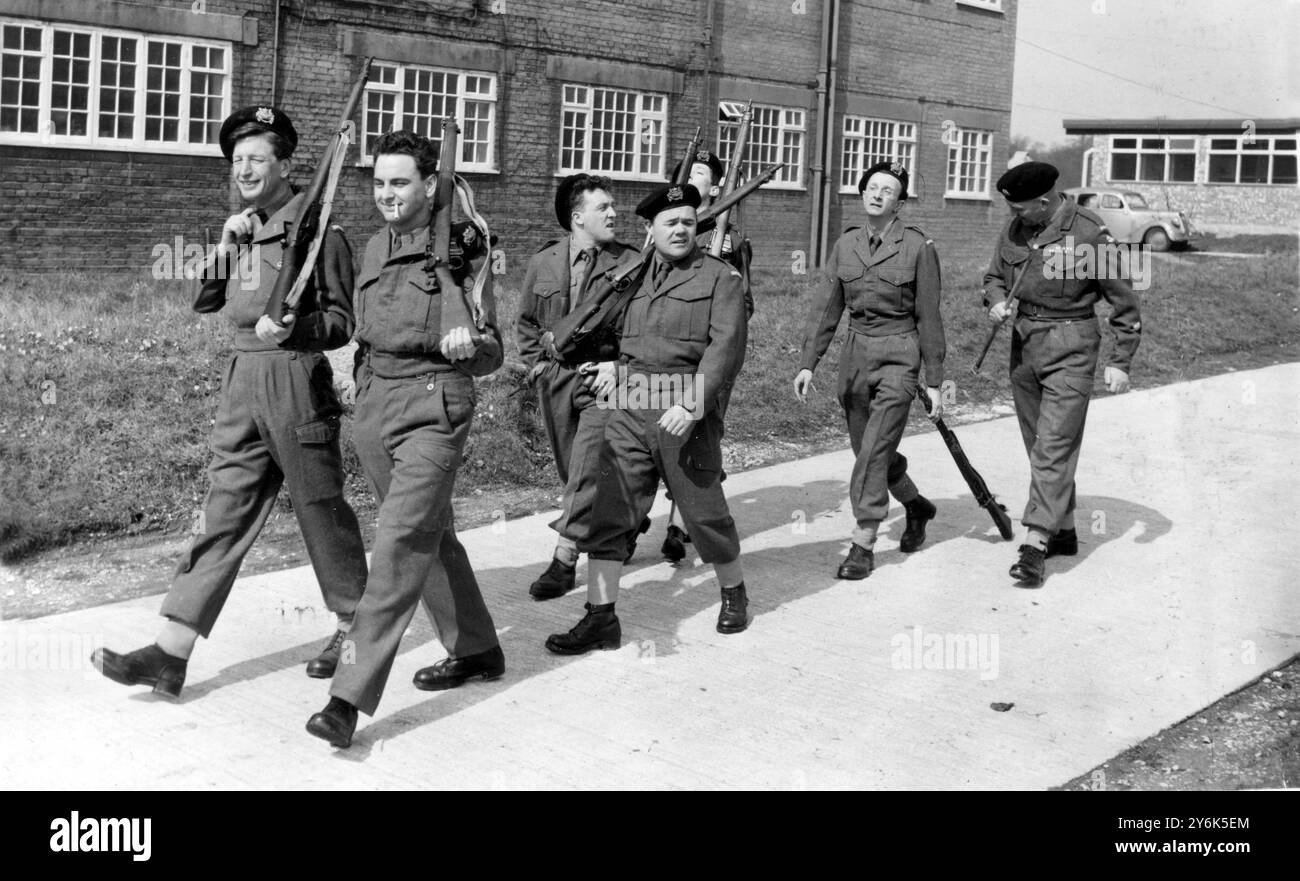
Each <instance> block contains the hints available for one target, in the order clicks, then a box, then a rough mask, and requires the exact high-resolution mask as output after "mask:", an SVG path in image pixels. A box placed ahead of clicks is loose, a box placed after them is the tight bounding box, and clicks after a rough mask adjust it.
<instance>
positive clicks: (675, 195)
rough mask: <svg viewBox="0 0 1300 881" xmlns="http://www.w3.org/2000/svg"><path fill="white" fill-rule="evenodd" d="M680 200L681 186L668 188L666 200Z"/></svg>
mask: <svg viewBox="0 0 1300 881" xmlns="http://www.w3.org/2000/svg"><path fill="white" fill-rule="evenodd" d="M681 200H682V188H681V187H673V188H672V189H670V190H669V191H668V201H669V202H680V201H681Z"/></svg>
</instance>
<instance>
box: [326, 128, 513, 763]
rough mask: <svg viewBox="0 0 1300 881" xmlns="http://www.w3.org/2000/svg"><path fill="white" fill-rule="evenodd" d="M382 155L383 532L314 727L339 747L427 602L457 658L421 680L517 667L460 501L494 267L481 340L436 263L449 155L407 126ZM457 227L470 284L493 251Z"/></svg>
mask: <svg viewBox="0 0 1300 881" xmlns="http://www.w3.org/2000/svg"><path fill="white" fill-rule="evenodd" d="M373 154H374V160H375V166H374V181H375V183H374V193H375V204H376V205H377V206H378V208H379V212H380V214H381V215H382V216H383V217H384V219H385V220H386V221H387V226H386V227H385V228H384V229H381V230H380V231H379V232H378V233H376V234H375V236H374V237H373V238H371V239H370V241H369V243H367V245H366V252H365V257H364V258H363V259H362V263H361V272H360V275H359V276H358V278H357V335H356V336H357V343H358V345H359V347H360V348H359V352H358V366H357V409H356V422H355V428H354V436H355V439H356V447H357V454H358V456H359V457H360V458H361V464H362V467H363V468H364V469H365V472H366V476H367V477H368V478H369V480H370V482H371V484H372V485H373V486H374V490H375V495H376V497H377V498H378V499H379V516H378V528H377V531H376V534H375V544H374V549H373V551H372V554H371V564H370V579H369V581H368V582H367V585H366V594H365V596H364V597H363V599H362V601H361V603H360V604H359V605H358V607H357V615H356V620H355V621H354V622H353V627H352V631H351V633H350V634H349V639H348V642H347V643H345V652H348V651H349V649H350V650H351V652H350V654H351V655H352V657H351V658H348V659H345V661H347V662H345V663H343V664H340V666H339V672H338V673H337V674H336V675H335V677H334V682H333V683H332V685H331V687H330V695H331V698H330V701H329V704H328V705H327V706H326V707H325V708H324V709H323V710H322V711H321V712H319V713H317V714H315V715H314V716H312V717H311V719H310V720H309V721H308V723H307V730H308V731H309V732H311V733H312V734H314V735H315V736H317V737H320V738H323V739H325V740H328V741H329V742H330V743H331V744H333V745H334V746H336V747H347V746H349V745H350V744H351V742H352V734H353V731H355V729H356V723H357V712H358V711H360V712H363V713H365V714H366V715H373V714H374V712H375V709H376V707H377V706H378V704H379V699H380V696H381V695H382V694H383V690H384V685H385V683H386V682H387V680H388V674H389V671H390V670H391V669H392V666H393V660H394V658H395V657H396V656H397V649H398V644H399V643H400V642H401V639H402V634H403V633H405V632H406V628H407V625H408V624H409V623H410V620H411V616H412V614H414V612H415V607H416V604H417V603H418V602H420V601H421V600H423V602H424V605H425V609H426V611H428V613H429V617H430V618H431V619H432V620H433V625H434V628H435V629H436V630H437V632H438V637H439V639H440V640H441V641H442V644H443V646H444V647H445V648H446V650H447V653H448V655H449V657H448V658H446V659H445V660H442V661H439V662H438V663H436V664H434V665H433V666H431V667H426V668H424V669H422V670H420V671H419V672H418V673H416V675H415V686H416V687H417V688H421V689H425V690H430V691H435V690H441V689H447V688H455V687H457V686H459V685H462V684H463V683H464V682H465V681H466V680H468V679H472V678H482V679H489V680H490V679H496V678H498V677H500V676H501V675H502V674H503V673H504V672H505V658H504V656H503V654H502V652H501V646H500V644H499V643H498V641H497V633H496V627H495V626H494V625H493V623H492V616H491V615H490V614H488V610H487V606H486V605H485V604H484V602H483V595H482V594H481V593H480V591H479V586H478V582H477V581H476V580H475V577H474V570H473V568H471V566H470V562H469V558H468V556H467V555H466V553H465V548H464V546H462V545H461V543H460V541H459V540H458V539H457V538H456V527H455V523H454V520H453V517H452V505H451V500H452V487H453V484H454V482H455V479H456V470H457V468H459V467H460V464H461V454H462V451H463V450H464V448H465V440H466V438H467V437H468V435H469V430H470V422H471V420H472V418H473V415H474V407H475V404H476V399H475V391H474V380H473V377H474V376H484V375H486V374H489V373H491V372H493V371H494V370H496V369H497V368H499V367H500V366H501V363H502V345H501V336H500V332H499V331H498V330H497V327H496V310H495V305H494V300H493V297H492V288H491V276H490V275H489V276H487V279H486V287H485V288H484V289H483V299H482V305H483V311H484V314H485V316H486V319H487V323H486V327H485V328H484V330H483V331H482V333H481V336H480V337H479V341H478V342H475V337H474V330H473V329H472V328H470V327H467V326H459V325H458V326H455V327H444V326H442V318H441V316H442V315H443V314H444V313H443V306H444V303H443V296H444V292H443V291H441V289H440V286H439V284H438V281H437V279H436V277H435V276H434V275H433V274H432V272H431V271H430V265H431V261H430V259H429V255H430V254H431V249H430V247H429V245H430V243H429V236H430V231H429V219H430V216H431V213H432V206H433V198H434V193H435V190H436V187H437V183H438V178H437V175H436V174H435V172H436V171H437V166H438V154H437V151H436V150H435V149H434V146H433V143H432V142H431V141H429V140H428V139H427V138H424V137H421V136H419V135H417V134H414V133H413V132H409V131H396V132H390V133H388V134H385V135H383V136H382V137H380V138H379V140H378V141H376V142H375V146H374V150H373ZM452 230H453V241H454V242H455V243H456V245H457V246H458V247H459V249H460V251H461V254H460V256H461V258H462V259H461V261H460V263H459V264H458V265H459V266H460V267H461V269H460V270H458V272H457V276H458V277H457V281H461V282H462V283H463V281H462V280H463V279H464V277H465V276H466V275H468V274H474V275H476V274H477V273H478V272H479V271H480V270H481V268H482V267H483V264H484V261H486V260H487V259H488V248H487V244H486V243H485V242H484V237H483V236H482V235H481V234H477V233H476V232H475V228H474V227H473V226H472V225H471V224H465V223H462V224H457V225H455V226H453V228H452ZM452 256H453V258H454V257H455V251H454V250H453V252H452ZM452 263H453V265H457V264H456V261H455V260H454V259H453V261H452Z"/></svg>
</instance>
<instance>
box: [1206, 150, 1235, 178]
mask: <svg viewBox="0 0 1300 881" xmlns="http://www.w3.org/2000/svg"><path fill="white" fill-rule="evenodd" d="M1209 181H1210V183H1215V184H1231V183H1236V182H1237V155H1236V154H1235V153H1234V154H1232V155H1231V156H1229V155H1225V154H1219V155H1217V156H1211V157H1210V173H1209Z"/></svg>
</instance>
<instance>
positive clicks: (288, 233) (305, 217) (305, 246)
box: [266, 58, 370, 324]
mask: <svg viewBox="0 0 1300 881" xmlns="http://www.w3.org/2000/svg"><path fill="white" fill-rule="evenodd" d="M369 78H370V59H369V58H366V59H364V60H363V61H362V62H361V76H359V77H357V81H356V82H355V83H353V84H352V91H351V92H350V93H349V94H348V100H347V103H346V104H344V106H343V114H342V116H341V117H340V119H339V124H338V127H337V128H336V129H335V130H334V131H333V132H332V133H331V134H330V137H329V140H328V141H326V143H325V153H324V155H323V156H322V157H321V160H320V164H318V165H317V166H316V173H315V174H314V175H312V179H311V184H310V185H308V187H307V191H306V194H305V196H304V197H303V200H302V204H301V205H300V206H299V207H298V216H297V217H295V218H294V219H293V221H292V222H291V223H290V224H289V226H288V228H287V229H286V230H285V234H284V248H283V253H282V255H281V257H280V274H279V275H278V276H276V279H275V287H274V288H272V289H271V297H270V299H269V300H267V303H266V314H267V316H268V317H270V319H271V320H272V321H274V322H276V323H277V324H283V323H284V316H285V314H286V313H288V314H292V313H293V312H294V311H295V309H296V308H297V305H298V304H297V303H296V302H286V301H287V300H288V299H289V292H290V291H291V290H292V289H293V287H294V285H295V283H296V282H297V281H298V277H299V275H302V274H304V273H306V274H310V273H311V272H312V270H314V269H315V267H314V266H303V265H302V264H303V263H304V261H305V260H306V258H307V255H308V253H310V251H311V246H312V242H313V240H314V239H315V238H316V237H317V236H318V235H321V236H323V235H324V234H325V232H326V231H325V230H323V229H320V228H319V227H320V224H319V220H320V208H321V196H322V194H323V193H324V192H325V186H326V183H327V182H328V180H329V175H330V167H331V166H332V165H333V164H334V154H335V152H336V151H337V150H339V149H340V142H341V140H342V138H341V137H340V134H341V132H342V131H343V130H344V129H346V128H347V126H348V124H349V123H350V122H351V121H352V116H353V114H355V113H356V112H357V105H358V104H360V103H361V93H362V91H363V90H364V89H365V87H366V81H367V80H368V79H369Z"/></svg>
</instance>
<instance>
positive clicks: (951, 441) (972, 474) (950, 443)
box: [917, 386, 1015, 541]
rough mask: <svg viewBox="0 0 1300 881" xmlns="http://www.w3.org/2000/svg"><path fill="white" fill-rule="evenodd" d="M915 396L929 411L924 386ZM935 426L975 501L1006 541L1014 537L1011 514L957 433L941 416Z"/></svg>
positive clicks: (928, 400) (928, 399)
mask: <svg viewBox="0 0 1300 881" xmlns="http://www.w3.org/2000/svg"><path fill="white" fill-rule="evenodd" d="M917 396H918V397H920V399H921V403H922V404H923V405H924V406H925V412H927V413H929V412H930V396H929V395H928V394H927V393H926V389H925V386H921V387H920V389H919V391H918V393H917ZM934 426H935V428H937V429H939V435H940V436H941V437H942V438H943V442H944V445H945V446H947V447H948V452H949V453H951V454H952V460H953V461H954V462H956V463H957V470H958V471H960V472H961V476H962V478H964V479H965V481H966V485H967V486H968V487H970V491H971V494H972V495H974V496H975V502H976V504H978V505H979V506H980V507H981V508H983V509H984V510H986V511H988V512H989V516H990V517H992V518H993V522H994V523H995V524H997V527H998V532H999V533H1000V534H1001V535H1002V537H1003V538H1004V539H1006V540H1007V541H1011V539H1013V538H1015V530H1014V529H1013V528H1012V525H1011V516H1010V515H1009V514H1007V509H1006V508H1005V507H1004V506H1003V505H1002V504H1001V503H1000V502H998V500H997V497H996V496H994V495H993V493H992V491H991V490H990V489H989V486H988V484H987V483H985V482H984V478H983V477H982V476H981V475H980V473H979V472H978V471H976V470H975V466H974V465H972V464H971V463H970V459H969V458H967V456H966V451H965V450H963V449H962V446H961V441H959V440H957V435H955V434H953V432H952V429H951V428H949V427H948V426H947V425H946V424H944V421H943V418H942V417H940V418H939V419H936V420H935V422H934Z"/></svg>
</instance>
